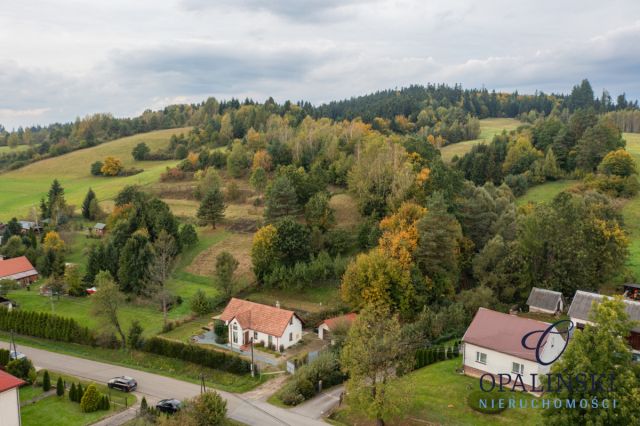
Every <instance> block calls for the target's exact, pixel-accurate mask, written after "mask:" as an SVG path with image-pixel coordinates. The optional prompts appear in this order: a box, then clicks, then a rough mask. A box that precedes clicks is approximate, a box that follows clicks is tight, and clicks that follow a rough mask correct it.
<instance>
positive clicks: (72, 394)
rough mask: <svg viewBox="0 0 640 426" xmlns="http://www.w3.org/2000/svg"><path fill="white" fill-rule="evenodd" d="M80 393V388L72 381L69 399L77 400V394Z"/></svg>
mask: <svg viewBox="0 0 640 426" xmlns="http://www.w3.org/2000/svg"><path fill="white" fill-rule="evenodd" d="M77 394H78V390H77V389H76V384H75V383H71V389H69V400H70V401H73V402H76V400H77V398H76V396H77Z"/></svg>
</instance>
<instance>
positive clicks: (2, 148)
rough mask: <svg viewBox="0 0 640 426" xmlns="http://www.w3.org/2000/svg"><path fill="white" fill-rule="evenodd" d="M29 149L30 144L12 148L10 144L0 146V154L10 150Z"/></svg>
mask: <svg viewBox="0 0 640 426" xmlns="http://www.w3.org/2000/svg"><path fill="white" fill-rule="evenodd" d="M28 149H29V145H18V146H16V147H15V148H11V147H10V146H6V145H5V146H0V154H8V153H10V152H20V151H26V150H28Z"/></svg>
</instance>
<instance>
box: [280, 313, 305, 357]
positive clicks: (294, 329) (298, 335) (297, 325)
mask: <svg viewBox="0 0 640 426" xmlns="http://www.w3.org/2000/svg"><path fill="white" fill-rule="evenodd" d="M289 333H292V334H293V340H292V341H289ZM300 339H302V322H300V320H299V319H298V317H297V316H295V315H294V316H293V324H288V325H287V328H286V329H285V330H284V333H283V334H282V338H281V339H280V342H279V344H281V345H282V346H284V348H285V349H286V348H288V347H289V346H293V345H295V344H296V343H298V342H299V341H300Z"/></svg>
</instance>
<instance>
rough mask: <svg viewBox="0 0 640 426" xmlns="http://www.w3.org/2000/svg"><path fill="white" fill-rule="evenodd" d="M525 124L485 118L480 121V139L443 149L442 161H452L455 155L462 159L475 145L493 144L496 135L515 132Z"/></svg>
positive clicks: (503, 119) (516, 121) (454, 144)
mask: <svg viewBox="0 0 640 426" xmlns="http://www.w3.org/2000/svg"><path fill="white" fill-rule="evenodd" d="M523 124H524V123H522V122H521V121H519V120H516V119H515V118H485V119H484V120H480V137H479V138H478V139H474V140H470V141H463V142H458V143H453V144H451V145H447V146H445V147H442V148H441V149H440V152H441V153H442V159H443V160H444V161H451V159H452V158H453V157H454V155H457V156H458V157H462V156H463V155H464V154H466V153H467V152H469V151H470V150H471V148H472V147H473V146H474V145H477V144H479V143H482V142H491V139H493V136H494V135H496V134H498V133H502V131H503V130H506V131H511V130H515V129H516V128H518V126H521V125H523Z"/></svg>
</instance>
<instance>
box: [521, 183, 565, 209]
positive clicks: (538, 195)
mask: <svg viewBox="0 0 640 426" xmlns="http://www.w3.org/2000/svg"><path fill="white" fill-rule="evenodd" d="M576 183H577V182H576V181H574V180H558V181H555V182H545V183H543V184H542V185H536V186H534V187H532V188H529V190H528V191H527V192H526V193H525V194H524V195H522V196H521V197H518V199H517V200H516V204H517V205H519V206H521V205H524V204H527V203H529V202H532V203H542V202H544V203H546V202H549V201H551V200H553V198H554V197H555V196H556V195H558V194H559V193H561V192H562V191H564V190H565V189H567V188H571V187H572V186H573V185H575V184H576Z"/></svg>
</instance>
